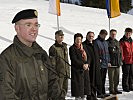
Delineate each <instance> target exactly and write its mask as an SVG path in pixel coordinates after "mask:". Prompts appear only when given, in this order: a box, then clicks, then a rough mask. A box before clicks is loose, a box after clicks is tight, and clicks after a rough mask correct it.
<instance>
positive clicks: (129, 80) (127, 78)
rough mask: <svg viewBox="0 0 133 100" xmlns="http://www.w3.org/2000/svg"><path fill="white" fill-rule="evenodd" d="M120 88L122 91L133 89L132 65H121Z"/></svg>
mask: <svg viewBox="0 0 133 100" xmlns="http://www.w3.org/2000/svg"><path fill="white" fill-rule="evenodd" d="M122 73H123V74H122V88H123V90H131V89H133V64H125V63H123V65H122Z"/></svg>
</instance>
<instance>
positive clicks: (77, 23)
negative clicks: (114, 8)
mask: <svg viewBox="0 0 133 100" xmlns="http://www.w3.org/2000/svg"><path fill="white" fill-rule="evenodd" d="M48 7H49V3H48V1H45V0H0V13H1V14H0V52H2V51H3V50H4V49H5V48H6V47H7V46H9V45H10V44H11V43H12V40H13V37H14V35H15V34H16V33H15V30H14V25H12V24H11V21H12V19H13V17H14V15H15V14H16V13H17V12H18V11H20V10H22V9H27V8H33V9H37V10H38V12H39V22H40V24H41V27H40V30H39V36H38V38H37V42H38V43H39V44H40V45H41V46H42V47H43V48H44V49H45V50H46V51H48V49H49V47H50V46H51V45H52V44H53V43H54V37H55V36H54V33H55V31H56V30H57V22H56V20H57V17H56V16H55V15H52V14H49V13H48ZM108 22H109V21H108V18H107V14H106V10H103V9H96V8H89V7H81V6H77V5H71V4H64V3H61V17H59V23H60V29H62V30H63V31H64V34H65V40H64V41H65V42H66V43H67V44H68V45H69V46H70V45H72V44H73V35H74V34H75V33H77V32H80V33H82V34H83V36H84V37H85V36H86V33H87V32H88V31H94V32H95V34H96V35H95V38H96V37H97V35H98V33H99V31H100V30H101V29H106V30H107V31H108V30H109V23H108ZM126 27H131V28H133V16H132V15H128V14H123V13H122V14H121V16H119V17H116V18H113V19H111V28H114V29H116V30H117V31H118V35H117V39H120V38H121V37H122V36H123V34H124V30H125V28H126ZM107 88H108V81H107ZM119 89H121V82H120V86H119ZM107 90H108V89H107ZM118 97H119V100H132V98H133V92H130V93H123V94H122V95H118ZM67 98H68V100H70V99H71V100H72V99H73V98H72V97H70V85H69V93H68V97H67Z"/></svg>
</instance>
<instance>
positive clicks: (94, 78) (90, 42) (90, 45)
mask: <svg viewBox="0 0 133 100" xmlns="http://www.w3.org/2000/svg"><path fill="white" fill-rule="evenodd" d="M94 35H95V34H94V32H91V31H89V32H88V33H87V35H86V40H85V41H84V42H83V45H84V46H85V47H86V48H87V49H86V52H87V54H89V55H90V57H91V61H90V67H89V74H90V83H91V96H87V100H97V97H96V90H97V89H96V88H97V87H101V85H102V79H101V73H100V65H99V64H100V59H99V55H98V48H97V47H96V45H94ZM99 91H100V90H99ZM97 92H98V91H97Z"/></svg>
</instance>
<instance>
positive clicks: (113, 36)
mask: <svg viewBox="0 0 133 100" xmlns="http://www.w3.org/2000/svg"><path fill="white" fill-rule="evenodd" d="M116 34H117V33H116V32H115V31H112V32H111V33H110V37H111V38H112V39H115V38H116Z"/></svg>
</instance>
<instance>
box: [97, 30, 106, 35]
mask: <svg viewBox="0 0 133 100" xmlns="http://www.w3.org/2000/svg"><path fill="white" fill-rule="evenodd" d="M99 34H101V35H103V34H106V35H108V32H107V31H106V30H105V29H102V30H101V31H100V33H99Z"/></svg>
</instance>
